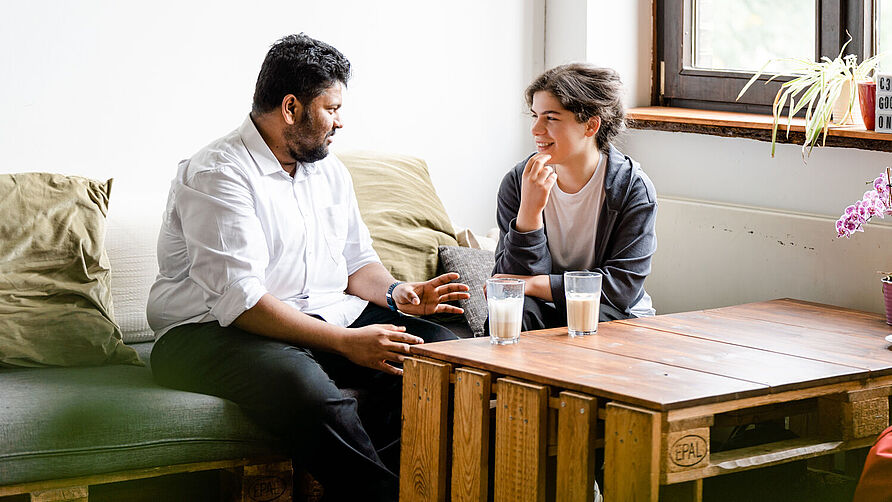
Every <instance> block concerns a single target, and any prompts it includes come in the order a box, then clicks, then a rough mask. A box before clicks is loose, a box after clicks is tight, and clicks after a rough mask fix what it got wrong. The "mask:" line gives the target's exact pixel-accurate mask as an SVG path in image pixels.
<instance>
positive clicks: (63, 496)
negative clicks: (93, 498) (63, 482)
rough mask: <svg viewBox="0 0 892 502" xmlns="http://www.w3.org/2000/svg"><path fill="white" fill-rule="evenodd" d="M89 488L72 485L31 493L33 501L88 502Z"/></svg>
mask: <svg viewBox="0 0 892 502" xmlns="http://www.w3.org/2000/svg"><path fill="white" fill-rule="evenodd" d="M88 497H89V489H88V488H87V487H86V486H71V487H68V488H56V489H53V490H44V491H38V492H32V493H31V502H87V499H88Z"/></svg>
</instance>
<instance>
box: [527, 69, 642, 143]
mask: <svg viewBox="0 0 892 502" xmlns="http://www.w3.org/2000/svg"><path fill="white" fill-rule="evenodd" d="M622 89H623V84H622V82H621V81H620V79H619V73H617V72H616V70H613V69H611V68H598V67H596V66H592V65H589V64H584V63H571V64H565V65H561V66H556V67H554V68H552V69H550V70H548V71H546V72H545V73H543V74H542V75H539V76H538V77H537V78H536V80H533V83H532V84H530V86H529V87H527V90H526V100H527V106H533V95H534V94H536V93H537V92H539V91H547V92H550V93H551V94H553V95H554V97H556V98H557V99H558V101H560V102H561V106H563V107H564V108H565V109H566V110H567V111H570V112H572V113H573V114H574V115H575V116H576V121H577V122H579V123H584V122H587V121H588V119H590V118H592V117H598V118H600V119H601V128H600V129H598V134H597V135H596V137H595V139H597V141H598V148H600V149H601V150H602V151H604V152H609V151H610V142H611V141H613V138H615V137H616V135H617V134H619V133H620V132H622V131H623V129H625V127H626V109H625V107H624V106H623V102H622Z"/></svg>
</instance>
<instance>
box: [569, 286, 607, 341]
mask: <svg viewBox="0 0 892 502" xmlns="http://www.w3.org/2000/svg"><path fill="white" fill-rule="evenodd" d="M564 295H565V296H566V298H567V331H568V332H569V333H570V336H585V335H594V334H595V333H597V332H598V313H599V311H600V310H601V309H600V307H601V274H599V273H597V272H585V271H583V272H564Z"/></svg>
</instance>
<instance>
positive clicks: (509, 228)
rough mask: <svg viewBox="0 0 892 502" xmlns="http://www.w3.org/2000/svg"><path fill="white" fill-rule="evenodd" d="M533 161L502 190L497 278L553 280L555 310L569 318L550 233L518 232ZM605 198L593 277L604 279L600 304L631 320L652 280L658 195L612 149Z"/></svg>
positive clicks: (505, 182) (638, 170) (507, 178)
mask: <svg viewBox="0 0 892 502" xmlns="http://www.w3.org/2000/svg"><path fill="white" fill-rule="evenodd" d="M530 157H532V155H530V156H529V157H527V158H526V159H524V160H523V161H521V162H520V163H518V164H517V165H516V166H514V169H512V170H511V171H509V172H508V173H507V174H505V177H504V178H502V184H501V186H500V187H499V197H498V208H497V209H496V220H497V221H498V224H499V242H498V246H497V248H496V256H495V260H496V265H495V268H494V269H493V273H494V274H499V273H501V274H517V275H542V274H549V276H550V279H551V295H552V297H553V298H554V304H555V306H556V307H557V308H558V310H559V311H560V312H566V310H567V303H566V299H565V298H564V276H563V273H564V270H554V267H553V266H552V262H551V253H550V252H549V250H548V242H547V239H548V229H547V228H545V227H543V228H540V229H538V230H533V231H532V232H518V231H517V229H516V228H515V223H516V219H517V211H518V209H519V208H520V186H521V179H522V176H523V170H524V167H525V166H526V163H527V161H528V160H529V159H530ZM604 192H605V194H606V195H605V199H604V205H603V207H602V208H601V215H600V216H599V218H598V232H597V237H596V238H595V241H596V242H595V243H594V245H595V246H597V248H596V252H595V262H596V264H597V267H596V268H595V269H594V270H593V272H599V273H601V274H602V275H603V280H602V284H601V291H602V297H601V303H604V304H608V305H610V306H612V307H614V308H615V309H617V310H619V311H620V312H623V313H625V314H626V315H627V316H630V317H631V315H632V314H631V308H632V307H633V306H634V305H635V304H636V303H637V302H638V300H640V299H641V297H642V296H643V295H644V279H645V278H647V275H648V274H650V260H651V257H652V256H653V254H654V251H656V249H657V237H656V233H655V231H654V222H655V220H656V214H657V193H656V190H654V186H653V183H651V181H650V178H648V177H647V175H646V174H644V171H642V170H641V166H640V165H639V164H638V163H637V162H635V161H634V160H632V159H631V158H629V157H628V156H626V155H624V154H623V153H622V152H620V151H619V150H617V149H616V148H614V147H613V146H612V145H611V146H610V152H609V154H608V156H607V167H606V172H605V174H604Z"/></svg>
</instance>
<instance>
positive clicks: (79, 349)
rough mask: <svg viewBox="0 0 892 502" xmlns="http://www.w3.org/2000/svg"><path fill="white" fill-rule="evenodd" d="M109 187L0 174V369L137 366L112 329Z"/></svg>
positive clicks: (36, 175) (116, 330)
mask: <svg viewBox="0 0 892 502" xmlns="http://www.w3.org/2000/svg"><path fill="white" fill-rule="evenodd" d="M110 191H111V180H109V181H106V182H99V181H94V180H90V179H86V178H80V177H75V176H63V175H59V174H46V173H23V174H5V175H0V235H2V236H3V237H2V239H0V366H92V365H99V364H109V363H129V364H137V365H139V364H141V363H140V361H139V357H138V356H137V354H136V352H135V351H134V350H133V349H131V348H129V347H127V346H125V345H124V344H123V342H122V341H121V330H120V329H119V328H118V326H117V325H116V324H115V322H114V316H113V311H112V298H111V290H110V276H109V263H108V257H107V256H106V254H105V248H104V239H105V216H106V214H107V212H108V200H109V193H110Z"/></svg>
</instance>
